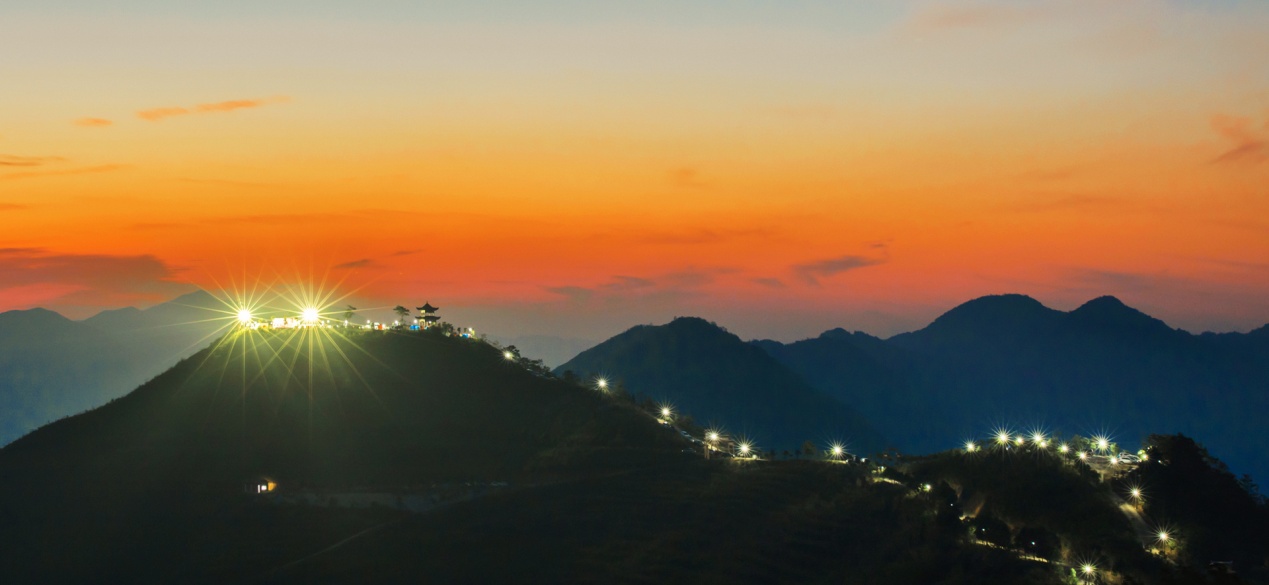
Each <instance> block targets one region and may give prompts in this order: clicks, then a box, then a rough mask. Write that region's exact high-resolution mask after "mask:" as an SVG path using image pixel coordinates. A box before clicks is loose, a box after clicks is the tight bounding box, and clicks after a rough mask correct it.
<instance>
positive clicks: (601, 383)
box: [595, 378, 608, 391]
mask: <svg viewBox="0 0 1269 585" xmlns="http://www.w3.org/2000/svg"><path fill="white" fill-rule="evenodd" d="M595 387H596V388H599V389H600V390H604V391H607V390H608V379H607V378H600V379H598V380H595Z"/></svg>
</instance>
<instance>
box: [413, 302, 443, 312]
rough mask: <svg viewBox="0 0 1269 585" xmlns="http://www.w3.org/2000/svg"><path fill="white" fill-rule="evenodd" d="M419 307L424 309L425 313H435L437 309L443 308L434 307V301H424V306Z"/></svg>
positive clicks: (421, 309)
mask: <svg viewBox="0 0 1269 585" xmlns="http://www.w3.org/2000/svg"><path fill="white" fill-rule="evenodd" d="M418 309H419V310H420V311H423V312H424V313H435V312H437V311H439V310H441V308H440V307H433V306H432V303H423V306H422V307H419V308H418Z"/></svg>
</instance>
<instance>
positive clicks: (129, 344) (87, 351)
mask: <svg viewBox="0 0 1269 585" xmlns="http://www.w3.org/2000/svg"><path fill="white" fill-rule="evenodd" d="M217 307H221V303H220V302H219V301H217V300H216V299H215V298H214V297H213V296H212V295H210V294H208V293H206V292H204V291H197V292H193V293H190V294H187V295H184V296H181V297H179V298H176V299H173V300H171V301H169V302H166V303H162V304H159V305H155V306H153V307H150V308H148V309H145V310H139V309H136V308H132V307H128V308H124V309H116V310H110V311H103V312H101V313H99V314H97V315H95V316H93V317H90V318H88V319H85V320H83V321H72V320H70V319H67V318H66V317H63V316H61V315H59V314H57V313H54V312H52V311H48V310H45V309H30V310H25V311H7V312H4V313H0V445H3V444H5V443H8V442H10V441H12V440H14V439H16V438H18V437H19V436H22V435H23V434H25V433H27V432H29V431H31V430H34V429H35V428H37V427H39V426H40V425H43V424H45V423H47V422H49V421H52V420H55V419H58V418H61V417H64V416H67V415H71V414H75V413H77V412H82V411H84V410H87V409H89V408H93V407H96V406H100V405H101V404H104V403H105V402H107V401H108V400H110V399H112V398H117V397H119V396H122V395H123V394H124V393H126V392H128V391H130V390H132V389H133V388H136V387H137V386H138V385H140V384H141V383H142V382H144V381H146V380H148V379H149V378H151V377H153V376H155V375H157V374H158V373H160V372H162V371H163V370H166V369H167V368H169V367H171V366H172V365H173V364H175V363H176V362H177V360H179V359H180V358H183V357H185V356H188V355H190V354H192V353H194V352H195V351H197V350H198V349H201V348H202V347H203V346H205V345H206V344H208V343H210V342H211V341H212V338H211V337H210V336H211V335H212V334H213V333H214V332H215V331H216V329H217V328H219V327H221V326H223V325H224V324H225V323H226V320H225V319H224V317H225V315H224V314H222V313H218V312H217V310H218V309H217ZM219 310H221V311H223V308H221V309H219ZM216 317H220V318H221V319H218V320H209V319H214V318H216Z"/></svg>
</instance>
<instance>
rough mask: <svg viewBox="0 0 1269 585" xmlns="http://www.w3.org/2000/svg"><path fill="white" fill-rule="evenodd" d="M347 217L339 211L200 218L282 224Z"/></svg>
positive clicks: (208, 221)
mask: <svg viewBox="0 0 1269 585" xmlns="http://www.w3.org/2000/svg"><path fill="white" fill-rule="evenodd" d="M348 218H349V216H348V215H344V214H339V213H261V214H251V215H229V216H222V217H213V218H208V219H205V220H202V223H205V224H212V225H227V224H258V225H283V224H289V223H311V222H323V221H325V222H330V221H343V220H347V219H348Z"/></svg>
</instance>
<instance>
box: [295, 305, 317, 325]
mask: <svg viewBox="0 0 1269 585" xmlns="http://www.w3.org/2000/svg"><path fill="white" fill-rule="evenodd" d="M321 318H322V316H321V313H319V312H318V311H317V308H316V307H305V308H304V310H303V311H301V312H300V320H302V321H304V322H305V323H316V322H317V321H318V320H320V319H321Z"/></svg>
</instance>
